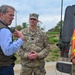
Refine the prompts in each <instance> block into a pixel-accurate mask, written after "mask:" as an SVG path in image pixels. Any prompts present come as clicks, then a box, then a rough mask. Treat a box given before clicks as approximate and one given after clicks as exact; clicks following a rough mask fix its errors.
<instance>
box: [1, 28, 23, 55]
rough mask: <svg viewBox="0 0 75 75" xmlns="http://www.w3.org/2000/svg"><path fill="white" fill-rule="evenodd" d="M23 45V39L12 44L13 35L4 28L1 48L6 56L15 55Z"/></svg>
mask: <svg viewBox="0 0 75 75" xmlns="http://www.w3.org/2000/svg"><path fill="white" fill-rule="evenodd" d="M22 44H23V41H22V39H21V38H18V40H15V41H13V42H12V33H11V32H10V31H9V30H8V29H6V28H3V29H1V30H0V46H1V49H2V51H3V53H4V54H5V55H6V56H10V55H12V54H13V53H15V52H16V51H17V50H19V48H20V47H21V45H22Z"/></svg>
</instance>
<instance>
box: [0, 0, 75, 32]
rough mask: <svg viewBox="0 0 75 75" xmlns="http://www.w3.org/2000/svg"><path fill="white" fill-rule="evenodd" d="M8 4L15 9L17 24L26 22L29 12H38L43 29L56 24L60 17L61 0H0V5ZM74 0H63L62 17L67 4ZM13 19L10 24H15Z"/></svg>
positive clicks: (46, 29)
mask: <svg viewBox="0 0 75 75" xmlns="http://www.w3.org/2000/svg"><path fill="white" fill-rule="evenodd" d="M3 4H8V5H11V6H13V7H15V9H16V10H17V25H22V23H23V22H26V23H28V19H29V14H30V13H37V14H39V20H40V21H42V24H41V27H44V28H45V31H48V30H49V29H51V28H53V27H55V26H56V24H57V23H58V22H59V21H60V18H61V16H60V15H61V0H0V5H3ZM74 4H75V0H63V19H64V13H65V11H64V10H65V9H66V7H67V6H69V5H74ZM15 24H16V23H15V19H14V20H13V23H12V25H11V26H15Z"/></svg>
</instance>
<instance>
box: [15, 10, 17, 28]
mask: <svg viewBox="0 0 75 75" xmlns="http://www.w3.org/2000/svg"><path fill="white" fill-rule="evenodd" d="M15 26H16V29H17V11H15Z"/></svg>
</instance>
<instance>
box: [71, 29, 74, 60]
mask: <svg viewBox="0 0 75 75" xmlns="http://www.w3.org/2000/svg"><path fill="white" fill-rule="evenodd" d="M71 58H72V59H73V58H75V29H74V31H73V35H72V57H71Z"/></svg>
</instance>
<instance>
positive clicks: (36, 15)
mask: <svg viewBox="0 0 75 75" xmlns="http://www.w3.org/2000/svg"><path fill="white" fill-rule="evenodd" d="M38 17H39V15H38V14H36V13H32V14H30V16H29V18H34V19H37V20H38Z"/></svg>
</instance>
